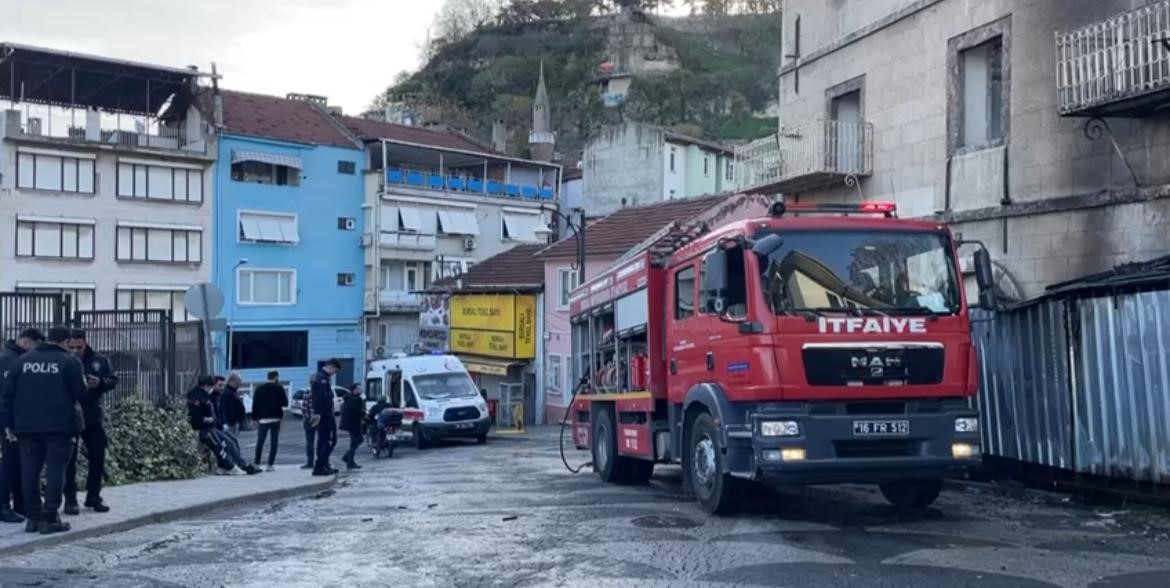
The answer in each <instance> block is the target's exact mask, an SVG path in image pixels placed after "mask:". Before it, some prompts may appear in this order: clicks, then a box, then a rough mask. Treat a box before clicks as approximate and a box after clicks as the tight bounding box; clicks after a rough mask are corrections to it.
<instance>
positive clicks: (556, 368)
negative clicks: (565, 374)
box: [544, 353, 562, 392]
mask: <svg viewBox="0 0 1170 588" xmlns="http://www.w3.org/2000/svg"><path fill="white" fill-rule="evenodd" d="M546 363H547V364H548V365H547V366H545V370H546V371H545V381H544V385H545V387H546V388H548V390H549V392H559V391H560V389H561V379H562V376H561V356H560V355H555V354H551V353H550V354H549V355H548V358H547V360H546Z"/></svg>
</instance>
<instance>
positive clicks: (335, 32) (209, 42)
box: [0, 0, 681, 114]
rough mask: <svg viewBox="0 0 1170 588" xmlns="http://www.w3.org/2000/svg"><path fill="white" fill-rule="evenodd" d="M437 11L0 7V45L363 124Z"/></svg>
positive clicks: (52, 1)
mask: <svg viewBox="0 0 1170 588" xmlns="http://www.w3.org/2000/svg"><path fill="white" fill-rule="evenodd" d="M680 4H681V3H680ZM441 6H442V0H0V15H2V18H0V41H9V42H14V43H24V44H28V45H38V46H42V47H50V48H53V49H61V50H65V51H75V52H78V53H89V54H94V55H100V56H104V57H115V58H119V59H127V60H131V61H141V62H146V63H151V64H156V65H166V66H172V67H186V66H188V65H195V66H198V67H199V69H200V70H201V71H210V69H211V64H212V63H213V62H214V63H215V64H216V67H217V71H218V72H219V73H220V75H221V76H223V79H222V81H221V84H222V87H225V88H231V89H234V90H243V91H249V92H259V93H264V94H274V95H278V96H283V95H285V94H287V93H289V92H296V93H300V94H315V95H318V96H326V97H328V98H329V103H330V104H335V105H340V106H342V108H343V109H344V110H345V112H346V113H347V114H360V113H361V111H363V110H365V109H366V107H367V106H368V105H369V103H370V101H371V99H373V97H374V96H376V95H377V94H378V93H380V92H381V91H382V90H385V89H386V87H387V86H389V85H390V84H391V83H392V82H393V80H394V76H395V75H396V74H398V73H399V72H402V71H408V72H409V71H414V70H416V69H418V67H419V66H420V65H421V64H420V59H419V55H420V53H421V51H420V49H421V47H422V46H423V43H424V40H425V39H426V37H427V30H428V27H429V26H430V24H431V23H432V22H433V21H434V18H435V14H436V13H437V12H438V11H439V8H440V7H441ZM678 12H681V9H680V8H676V9H674V10H672V11H668V13H678Z"/></svg>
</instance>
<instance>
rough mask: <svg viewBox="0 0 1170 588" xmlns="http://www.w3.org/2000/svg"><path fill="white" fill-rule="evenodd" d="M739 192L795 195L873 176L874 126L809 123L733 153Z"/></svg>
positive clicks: (821, 121) (847, 123) (837, 122)
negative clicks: (847, 179)
mask: <svg viewBox="0 0 1170 588" xmlns="http://www.w3.org/2000/svg"><path fill="white" fill-rule="evenodd" d="M736 169H737V171H738V174H737V175H738V177H737V189H738V190H740V191H749V192H764V193H798V192H805V191H808V190H817V189H823V188H832V187H834V186H837V185H841V184H844V183H845V182H846V178H848V177H850V176H854V177H863V176H869V175H870V174H872V173H873V125H871V124H869V123H849V122H843V121H837V120H813V121H810V122H807V123H803V124H800V125H797V126H793V127H784V128H783V129H781V131H780V133H778V134H777V135H776V136H773V137H766V138H764V139H760V140H758V141H753V142H752V143H749V144H748V145H746V146H744V147H741V148H740V149H738V150H737V151H736Z"/></svg>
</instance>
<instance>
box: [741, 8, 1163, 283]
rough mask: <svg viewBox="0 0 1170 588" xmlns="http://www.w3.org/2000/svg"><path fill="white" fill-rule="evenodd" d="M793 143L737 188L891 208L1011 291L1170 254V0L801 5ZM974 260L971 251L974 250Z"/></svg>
mask: <svg viewBox="0 0 1170 588" xmlns="http://www.w3.org/2000/svg"><path fill="white" fill-rule="evenodd" d="M783 18H784V21H785V25H784V30H785V39H784V47H783V49H784V55H785V56H786V58H787V62H786V64H785V65H784V66H783V67H782V68H781V70H780V72H779V83H780V107H781V113H780V132H779V134H778V135H777V136H775V137H771V138H769V139H765V140H762V141H759V142H756V143H754V144H752V145H751V146H749V147H748V148H745V149H743V150H742V151H741V153H740V157H741V159H742V165H741V166H740V168H741V169H740V170H739V178H740V188H742V189H751V190H757V191H765V192H769V193H782V194H784V195H785V197H793V198H799V199H801V200H805V199H809V200H822V201H844V200H856V199H859V198H864V199H882V200H894V201H896V202H897V203H898V206H899V209H900V213H901V215H902V216H912V217H935V218H939V219H940V220H944V221H946V222H948V223H950V225H951V227H952V229H953V230H954V231H955V232H956V233H961V234H962V236H963V237H964V238H965V239H978V240H980V241H982V242H984V243H986V244H987V246H988V247H989V249H990V251H991V253H992V257H993V259H994V260H995V264H996V265H997V273H998V276H999V280H1000V285H1001V287H1002V289H1003V290H1004V291H1005V292H1006V293H1008V294H1009V295H1015V296H1019V297H1024V296H1032V295H1035V294H1038V293H1040V292H1042V291H1043V289H1044V287H1045V286H1047V285H1050V284H1052V283H1054V282H1059V281H1062V280H1066V279H1070V278H1074V277H1077V276H1081V275H1084V274H1088V273H1093V272H1097V271H1102V270H1106V269H1109V268H1111V267H1113V266H1115V265H1118V264H1121V263H1125V262H1130V261H1139V260H1144V259H1150V258H1153V257H1157V256H1161V255H1165V254H1166V253H1167V252H1170V244H1168V241H1167V240H1166V234H1167V231H1168V229H1170V199H1167V198H1166V196H1167V195H1168V194H1170V189H1168V186H1170V167H1167V166H1166V165H1165V164H1164V162H1165V161H1166V160H1167V156H1170V123H1167V122H1166V121H1165V119H1164V118H1162V119H1159V118H1157V117H1158V113H1159V112H1160V108H1161V106H1162V105H1163V104H1165V103H1166V100H1167V98H1170V50H1168V46H1167V45H1166V43H1165V39H1166V38H1167V37H1170V2H1166V1H1164V0H1163V1H1157V2H1141V1H1135V0H1061V1H1059V2H1057V1H1043V2H1042V1H1035V2H1033V1H1029V2H1024V1H1019V0H981V1H979V2H971V1H968V0H883V1H881V2H877V1H873V0H869V1H866V0H838V1H836V2H824V1H823V0H788V2H786V3H785V8H784V15H783ZM966 252H967V250H964V253H966Z"/></svg>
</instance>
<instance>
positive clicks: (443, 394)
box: [366, 354, 492, 449]
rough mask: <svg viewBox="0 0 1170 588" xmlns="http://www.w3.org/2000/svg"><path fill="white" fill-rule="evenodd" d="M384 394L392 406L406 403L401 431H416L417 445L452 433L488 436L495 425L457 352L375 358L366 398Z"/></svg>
mask: <svg viewBox="0 0 1170 588" xmlns="http://www.w3.org/2000/svg"><path fill="white" fill-rule="evenodd" d="M382 397H384V398H386V400H387V402H389V404H390V406H391V407H392V408H399V409H402V431H403V433H406V432H409V433H410V434H411V435H412V436H413V438H414V443H415V446H416V447H418V448H419V449H425V448H426V447H427V446H429V445H430V444H431V442H432V441H435V440H437V439H446V438H452V437H468V438H474V439H475V440H476V441H478V442H479V443H486V442H487V434H488V430H489V429H490V428H491V425H492V423H491V419H489V418H488V407H487V402H485V401H484V399H483V397H482V396H480V394H479V388H478V387H477V386H476V385H475V382H474V381H473V380H472V379H471V374H469V373H467V368H465V367H464V366H463V362H461V361H459V358H457V357H455V356H453V355H405V354H399V355H397V356H395V357H392V358H390V359H379V360H377V361H374V362H371V363H370V369H369V372H367V373H366V398H367V399H369V398H382Z"/></svg>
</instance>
